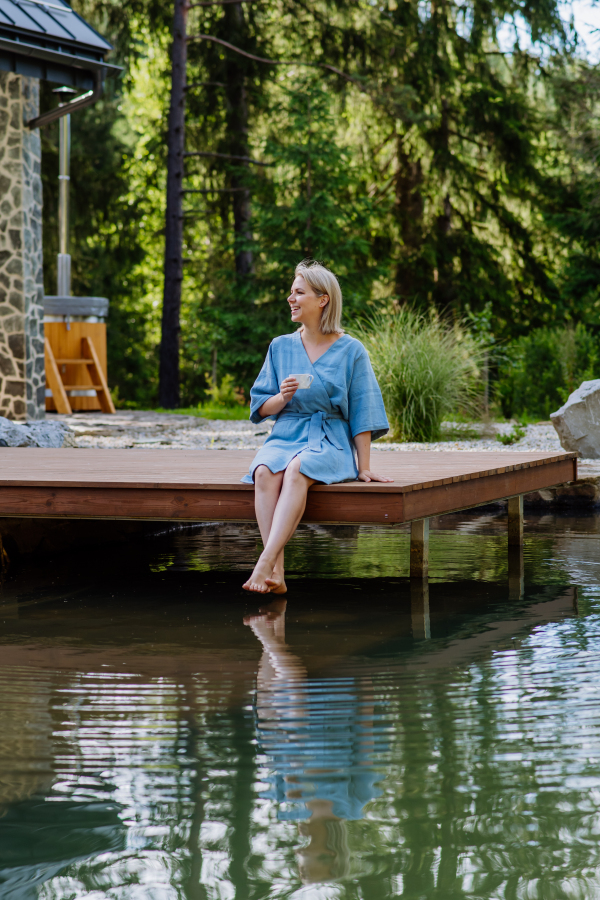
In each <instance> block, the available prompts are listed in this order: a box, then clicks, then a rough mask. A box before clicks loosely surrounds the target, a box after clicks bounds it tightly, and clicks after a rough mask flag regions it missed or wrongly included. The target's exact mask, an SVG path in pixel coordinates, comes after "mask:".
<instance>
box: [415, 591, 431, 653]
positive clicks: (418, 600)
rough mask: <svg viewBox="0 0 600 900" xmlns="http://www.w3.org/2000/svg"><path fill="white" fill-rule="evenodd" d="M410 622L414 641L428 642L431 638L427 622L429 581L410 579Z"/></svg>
mask: <svg viewBox="0 0 600 900" xmlns="http://www.w3.org/2000/svg"><path fill="white" fill-rule="evenodd" d="M410 621H411V625H412V636H413V639H414V640H415V641H428V640H429V639H430V637H431V626H430V622H429V581H428V580H427V578H412V579H411V582H410Z"/></svg>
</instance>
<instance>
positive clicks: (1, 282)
mask: <svg viewBox="0 0 600 900" xmlns="http://www.w3.org/2000/svg"><path fill="white" fill-rule="evenodd" d="M110 49H111V46H110V44H109V43H108V42H107V41H105V40H104V38H102V37H101V36H100V35H99V34H98V33H97V32H96V31H95V30H94V29H93V28H92V27H91V26H90V25H88V23H87V22H85V21H84V19H82V18H81V17H80V16H78V15H77V13H75V12H73V10H71V8H70V7H69V6H67V4H66V3H63V2H62V0H51V2H50V0H49V2H45V0H0V416H5V417H7V418H9V419H17V420H19V419H21V420H23V419H38V418H43V417H44V415H45V389H46V379H45V372H44V305H43V299H44V282H43V267H42V181H41V140H40V127H43V126H44V125H45V124H48V123H49V122H51V121H54V120H55V119H56V118H60V117H61V116H62V115H64V114H65V112H69V113H76V112H77V110H78V109H82V108H83V107H84V106H87V105H89V104H90V103H93V102H95V100H96V99H98V97H99V96H100V94H101V92H102V84H103V80H104V77H105V75H106V73H107V70H110V69H114V68H115V67H114V66H109V65H107V64H106V63H105V61H104V57H105V55H106V53H107V52H108V51H109V50H110ZM41 80H45V81H49V82H52V83H54V84H56V86H59V85H64V86H68V87H72V88H75V89H77V90H80V91H81V90H82V91H83V92H84V93H83V94H82V95H81V96H79V97H78V98H76V99H75V100H72V101H70V102H69V103H67V104H65V105H64V106H63V107H62V108H61V109H60V110H59V109H58V108H55V109H53V110H50V111H48V112H47V113H42V114H41V115H40V110H39V95H40V90H39V88H40V81H41ZM57 175H58V173H57Z"/></svg>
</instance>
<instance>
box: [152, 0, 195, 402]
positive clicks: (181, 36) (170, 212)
mask: <svg viewBox="0 0 600 900" xmlns="http://www.w3.org/2000/svg"><path fill="white" fill-rule="evenodd" d="M188 9H189V4H188V0H175V15H174V18H173V47H172V51H171V60H172V71H171V103H170V107H169V125H168V133H167V212H166V221H165V281H164V292H163V309H162V334H161V342H160V371H159V400H160V405H161V406H163V407H165V409H175V408H176V407H178V406H179V331H180V324H179V313H180V309H181V282H182V280H183V260H182V257H183V209H182V193H181V191H182V182H183V167H184V157H183V153H184V144H185V83H186V62H187V35H186V22H187V14H188Z"/></svg>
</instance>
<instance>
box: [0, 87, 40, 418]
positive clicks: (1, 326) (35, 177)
mask: <svg viewBox="0 0 600 900" xmlns="http://www.w3.org/2000/svg"><path fill="white" fill-rule="evenodd" d="M38 109H39V81H38V80H37V79H36V78H26V77H25V76H22V75H13V74H12V73H10V72H2V71H0V415H2V416H6V417H7V418H9V419H41V418H43V417H44V415H45V387H46V381H45V373H44V306H43V297H44V287H43V275H42V181H41V142H40V134H39V130H38V129H36V130H35V131H30V130H29V129H28V128H26V127H25V125H24V123H25V122H27V121H28V120H29V119H32V118H33V117H34V116H36V115H37V114H38Z"/></svg>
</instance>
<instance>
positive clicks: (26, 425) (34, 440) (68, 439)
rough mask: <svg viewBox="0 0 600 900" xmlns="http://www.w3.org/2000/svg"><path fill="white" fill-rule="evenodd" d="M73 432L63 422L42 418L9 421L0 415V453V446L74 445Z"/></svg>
mask: <svg viewBox="0 0 600 900" xmlns="http://www.w3.org/2000/svg"><path fill="white" fill-rule="evenodd" d="M76 446H77V444H76V443H75V434H74V432H73V431H71V429H70V428H69V426H68V425H65V424H64V422H48V421H46V420H44V419H41V420H40V421H39V422H38V421H32V422H23V423H21V422H11V421H10V419H5V418H4V417H3V416H0V453H1V452H2V450H1V448H2V447H76Z"/></svg>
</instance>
